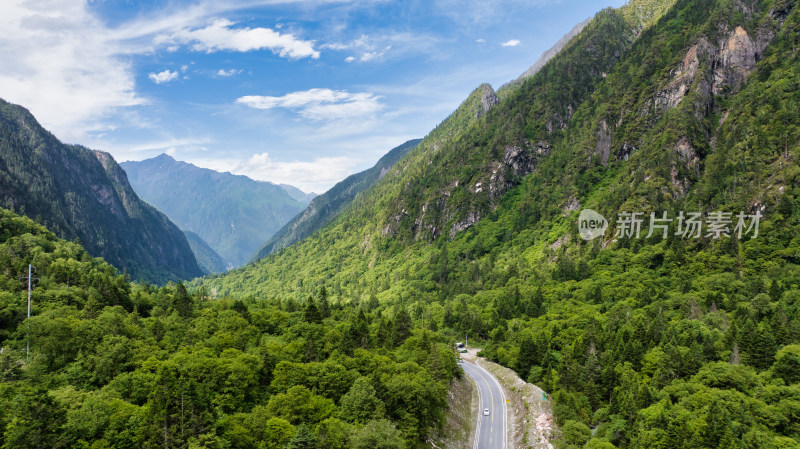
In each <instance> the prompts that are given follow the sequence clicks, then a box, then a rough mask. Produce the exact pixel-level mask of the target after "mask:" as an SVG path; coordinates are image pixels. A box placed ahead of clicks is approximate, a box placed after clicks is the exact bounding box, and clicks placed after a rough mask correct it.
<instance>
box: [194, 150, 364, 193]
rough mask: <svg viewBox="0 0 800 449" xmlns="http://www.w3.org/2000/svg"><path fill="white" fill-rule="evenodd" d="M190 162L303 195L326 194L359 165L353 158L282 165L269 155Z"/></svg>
mask: <svg viewBox="0 0 800 449" xmlns="http://www.w3.org/2000/svg"><path fill="white" fill-rule="evenodd" d="M189 159H190V160H189V161H190V162H192V163H194V164H195V165H197V166H200V167H207V168H211V169H212V170H217V171H222V172H225V171H227V172H231V173H234V174H237V175H245V176H248V177H250V178H252V179H256V180H259V181H269V182H273V183H276V184H290V185H293V186H295V187H298V188H300V189H301V190H303V191H304V192H316V193H323V192H325V191H326V190H328V189H329V188H331V187H332V186H333V185H334V184H336V183H337V182H339V181H341V180H342V179H344V178H346V177H347V176H349V175H351V174H353V173H354V172H355V168H356V167H357V166H358V163H359V161H358V160H357V159H355V158H351V157H345V156H340V157H319V158H316V159H313V160H310V161H300V160H295V161H279V160H275V159H273V158H272V157H271V156H270V155H269V153H260V154H254V155H252V156H251V157H249V158H248V159H246V160H238V161H237V160H230V159H192V158H189Z"/></svg>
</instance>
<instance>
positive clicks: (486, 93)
mask: <svg viewBox="0 0 800 449" xmlns="http://www.w3.org/2000/svg"><path fill="white" fill-rule="evenodd" d="M481 89H482V92H481V108H482V109H479V110H478V111H477V112H476V113H475V118H480V117H483V116H484V115H485V114H486V113H487V112H488V111H489V109H490V108H491V107H492V106H494V105H496V104H497V101H498V100H497V94H496V93H495V91H494V89H492V86H490V85H488V84H483V85H481Z"/></svg>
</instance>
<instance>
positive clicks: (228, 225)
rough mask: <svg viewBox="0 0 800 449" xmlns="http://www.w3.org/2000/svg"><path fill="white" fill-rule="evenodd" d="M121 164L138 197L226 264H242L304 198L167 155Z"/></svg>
mask: <svg viewBox="0 0 800 449" xmlns="http://www.w3.org/2000/svg"><path fill="white" fill-rule="evenodd" d="M121 166H122V167H123V168H124V169H125V170H126V172H127V173H128V177H129V179H130V180H131V184H132V185H133V188H134V189H135V190H136V191H137V192H138V193H139V194H140V195H141V196H142V198H144V199H145V200H147V201H148V202H150V203H151V204H153V205H155V206H156V207H158V208H159V209H160V210H162V211H164V212H165V213H166V214H167V215H168V216H169V217H171V218H172V219H173V220H174V221H175V222H176V223H177V224H178V225H179V226H181V227H182V228H183V229H186V230H189V231H192V232H194V233H196V234H197V235H199V236H200V237H201V238H202V240H204V241H205V242H206V243H208V245H209V246H210V247H211V248H212V249H214V251H215V252H216V253H217V254H219V255H220V256H222V257H223V258H224V259H225V260H226V261H227V263H226V265H228V264H230V265H233V266H238V265H241V264H243V263H245V262H246V261H247V258H248V257H250V256H251V255H252V254H253V252H254V251H255V250H256V249H257V248H258V247H259V245H261V244H263V243H264V242H265V241H266V240H267V239H268V238H269V237H270V236H272V234H274V233H275V231H277V230H278V229H280V227H281V226H283V224H284V223H286V222H288V221H289V220H290V219H291V218H292V217H294V216H295V215H296V214H297V213H298V212H300V211H302V210H303V209H304V208H305V206H306V203H305V199H306V198H308V195H307V194H305V193H302V192H301V193H302V195H301V194H300V193H298V192H300V190H299V189H295V190H291V189H287V188H286V187H282V186H279V185H277V184H274V183H271V182H266V181H256V180H253V179H251V178H249V177H247V176H244V175H235V174H232V173H229V172H225V173H222V172H218V171H215V170H211V169H208V168H202V167H198V166H196V165H193V164H190V163H187V162H183V161H177V160H175V159H174V158H172V157H171V156H169V155H167V154H161V155H159V156H157V157H154V158H150V159H146V160H144V161H126V162H123V163H122V164H121ZM292 195H294V196H295V197H297V198H300V200H298V199H296V198H295V197H293V196H292Z"/></svg>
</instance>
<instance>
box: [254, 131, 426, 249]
mask: <svg viewBox="0 0 800 449" xmlns="http://www.w3.org/2000/svg"><path fill="white" fill-rule="evenodd" d="M420 140H421V139H413V140H409V141H407V142H405V143H403V144H402V145H399V146H397V147H395V148H393V149H391V150H389V152H388V153H386V154H385V155H383V156H382V157H381V158H380V159H379V160H378V162H376V163H375V165H374V166H372V168H369V169H367V170H364V171H362V172H359V173H356V174H353V175H350V176H348V177H347V178H345V179H344V180H342V181H340V182H338V183H336V185H334V186H333V187H331V188H330V189H329V190H328V191H327V192H325V193H323V194H321V195H318V196H316V197H315V198H314V199H312V200H311V203H310V204H309V206H308V208H306V210H304V211H303V212H301V213H300V214H298V215H297V216H295V217H294V218H293V219H292V220H291V221H289V222H288V223H287V224H286V225H284V227H283V228H281V229H280V230H278V232H276V233H275V234H274V235H273V236H272V237H271V238H270V239H269V240H268V241H267V242H266V243H264V245H262V246H261V248H259V250H258V251H256V253H255V255H253V256H252V257H251V258H250V261H251V262H253V261H256V260H258V259H261V258H263V257H265V256H268V255H269V254H272V253H274V252H276V251H279V250H281V249H283V248H286V247H288V246H290V245H292V244H293V243H295V242H298V241H301V240H303V239H304V238H306V237H308V236H310V235H311V234H313V233H314V232H315V231H316V230H318V229H320V228H322V227H323V226H325V225H326V224H328V223H329V222H330V221H332V220H334V219H335V218H336V217H337V216H338V215H339V214H340V213H341V212H342V211H343V210H344V208H346V207H347V205H348V204H350V202H351V201H352V200H353V199H354V198H355V197H356V195H358V194H359V193H361V192H363V191H364V190H366V189H368V188H369V187H371V186H372V185H374V184H375V182H377V181H378V180H380V179H381V178H383V176H385V175H386V173H388V171H389V170H390V169H391V167H392V166H393V165H394V164H395V163H396V162H397V161H399V160H400V159H402V158H403V157H405V155H406V154H408V152H409V151H411V150H413V149H414V148H415V147H416V146H417V144H419V142H420Z"/></svg>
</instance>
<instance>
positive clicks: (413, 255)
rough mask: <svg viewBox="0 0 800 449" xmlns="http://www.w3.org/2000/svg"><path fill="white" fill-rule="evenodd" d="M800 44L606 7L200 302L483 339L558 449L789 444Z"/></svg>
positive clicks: (662, 13)
mask: <svg viewBox="0 0 800 449" xmlns="http://www.w3.org/2000/svg"><path fill="white" fill-rule="evenodd" d="M798 43H800V8H797V7H796V6H795V2H791V1H783V0H779V1H774V2H757V1H751V0H737V1H715V0H632V1H630V2H628V3H627V4H626V5H625V6H623V7H621V8H618V9H612V8H607V9H604V10H602V11H601V12H599V13H598V14H597V15H596V16H595V17H594V18H592V20H590V21H589V23H587V24H586V25H585V26H584V27H583V28H582V29H581V31H580V32H579V33H577V35H575V36H574V37H573V38H572V39H571V40H569V42H567V43H566V44H565V45H564V46H563V48H561V50H560V51H559V52H558V53H557V54H556V55H555V56H553V57H552V58H551V59H549V60H548V61H547V62H546V63H545V64H543V65H542V66H541V68H539V69H538V71H536V70H535V73H534V74H532V75H531V76H529V77H522V78H521V79H520V80H518V82H515V83H510V84H509V85H507V86H505V87H504V88H501V89H499V91H498V92H495V91H494V90H493V89H492V87H491V86H489V85H481V86H479V87H478V88H477V89H476V90H475V91H474V92H473V93H472V94H471V95H470V96H469V98H467V99H466V100H465V101H464V102H463V103H462V105H461V106H460V107H459V108H458V109H457V110H456V111H455V112H454V113H453V114H452V115H451V116H450V117H448V118H447V119H446V120H445V121H443V122H442V123H441V124H440V125H439V126H438V127H437V128H436V129H434V130H433V131H431V133H429V134H428V135H427V136H426V137H425V138H424V139H423V140H422V141H421V142H420V143H419V144H418V145H417V146H416V147H415V148H414V149H413V150H412V151H411V152H410V153H409V154H408V155H407V156H406V157H404V158H403V159H401V160H400V161H399V162H398V163H396V164H395V165H394V166H393V167H392V168H391V169H390V170H389V171H388V172H387V173H386V174H385V175H384V176H383V177H382V178H381V179H380V180H378V181H377V182H376V183H375V184H374V185H372V186H371V187H370V188H368V189H367V190H365V191H364V192H362V193H361V194H360V195H357V196H356V198H355V199H354V200H353V201H352V202H351V203H350V204H349V205H348V206H347V207H346V208H345V210H344V211H343V212H342V213H341V214H340V215H339V216H338V217H337V218H336V219H335V220H333V221H331V222H330V223H328V225H327V226H325V227H323V228H322V229H321V230H319V231H317V232H316V233H314V234H312V235H311V236H309V237H307V238H306V239H305V240H301V241H299V242H296V243H295V244H293V245H291V246H289V247H288V248H285V249H284V250H282V251H279V252H275V253H273V254H271V255H269V256H266V257H264V258H263V259H262V260H260V261H259V262H257V263H255V264H252V265H249V266H247V267H244V268H241V269H238V270H234V271H231V272H229V273H228V274H226V275H225V276H217V277H210V278H206V279H204V280H202V281H196V282H195V283H193V286H194V287H196V288H203V289H205V290H207V291H213V292H215V293H216V294H217V295H219V296H220V297H226V296H237V297H238V296H248V297H263V298H280V299H281V300H282V301H292V302H296V303H297V302H303V301H305V300H306V298H308V297H309V295H313V294H315V292H318V291H320V290H323V289H324V291H325V292H326V293H328V300H330V301H333V302H334V303H342V304H346V305H347V306H350V307H356V308H359V309H361V310H365V311H368V312H369V313H372V314H375V315H374V316H382V315H383V314H387V315H390V316H398V314H400V311H409V313H410V314H411V317H412V320H413V322H414V324H415V325H416V326H425V327H428V328H429V329H433V330H443V331H444V332H445V333H446V334H448V335H450V336H451V338H453V339H454V340H455V339H456V338H461V337H462V336H464V335H465V334H466V335H468V336H469V338H470V341H474V340H478V341H482V342H483V344H484V347H483V352H482V353H481V355H482V356H485V357H487V358H489V359H491V360H494V361H497V362H499V363H500V364H502V365H504V366H507V367H510V368H513V369H514V370H516V371H517V373H518V374H519V375H520V376H521V377H522V378H523V379H526V380H528V381H529V382H532V383H535V384H537V385H539V386H541V387H542V388H543V389H544V390H545V391H546V392H547V393H548V398H551V399H552V403H553V404H554V405H553V411H554V414H555V416H556V421H557V425H558V426H559V427H561V429H562V431H563V434H562V437H561V438H562V440H561V441H560V442H559V444H560V447H569V448H573V447H574V448H579V447H603V448H606V447H607V448H613V447H630V448H648V447H698V448H699V447H780V446H782V445H786V446H795V445H797V441H798V438H800V433H798V432H800V431H799V430H798V428H797V426H795V425H793V424H792V425H784V424H780V423H782V422H786V423H789V422H792V423H794V422H800V421H798V420H797V418H798V415H797V413H796V411H792V410H793V409H792V407H793V405H790V403H791V404H795V403H796V402H795V401H799V400H800V390H798V389H797V382H798V381H800V378H798V377H797V376H794V375H791V374H788V373H789V371H790V370H788V371H787V368H786V365H785V364H786V363H790V362H787V361H788V360H800V345H798V343H800V326H798V324H797V323H800V307H799V306H798V304H800V303H798V300H797V298H798V297H800V296H798V295H800V283H798V279H800V265H798V264H800V258H799V257H798V254H800V252H798V250H799V249H800V240H798V238H797V237H796V236H797V235H798V234H797V233H798V231H799V230H800V214H798V212H797V211H798V210H799V208H798V203H797V195H798V193H799V192H800V190H799V189H800V182H799V181H798V179H800V178H799V177H798V175H800V170H798V166H797V160H798V158H799V157H800V146H798V142H800V88H798V86H800V65H798V64H797V60H798V59H797V58H798V49H800V45H798ZM587 209H589V210H587ZM584 212H586V213H590V214H592V216H594V217H605V218H602V220H600V219H598V223H604V225H603V227H602V231H603V232H601V233H600V234H601V235H600V236H599V237H597V238H594V239H589V238H590V237H584V236H582V233H581V232H580V231H581V229H579V226H578V224H579V217H580V216H581V213H584ZM594 214H596V215H594ZM687 217H694V218H692V219H691V220H690V221H687ZM640 218H641V220H640ZM687 226H689V227H687ZM756 230H758V232H755V231H756ZM791 363H792V364H793V365H792V366H800V365H798V364H797V363H796V362H791ZM797 403H800V402H797ZM753 410H756V411H753ZM751 411H752V412H751ZM537 432H538V431H537V430H531V431H530V433H529V434H528V437H529V438H539V434H537ZM519 438H522V436H521V435H520V437H519ZM528 441H531V440H530V439H528ZM522 443H523V441H522V440H520V441H516V442H515V444H522Z"/></svg>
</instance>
